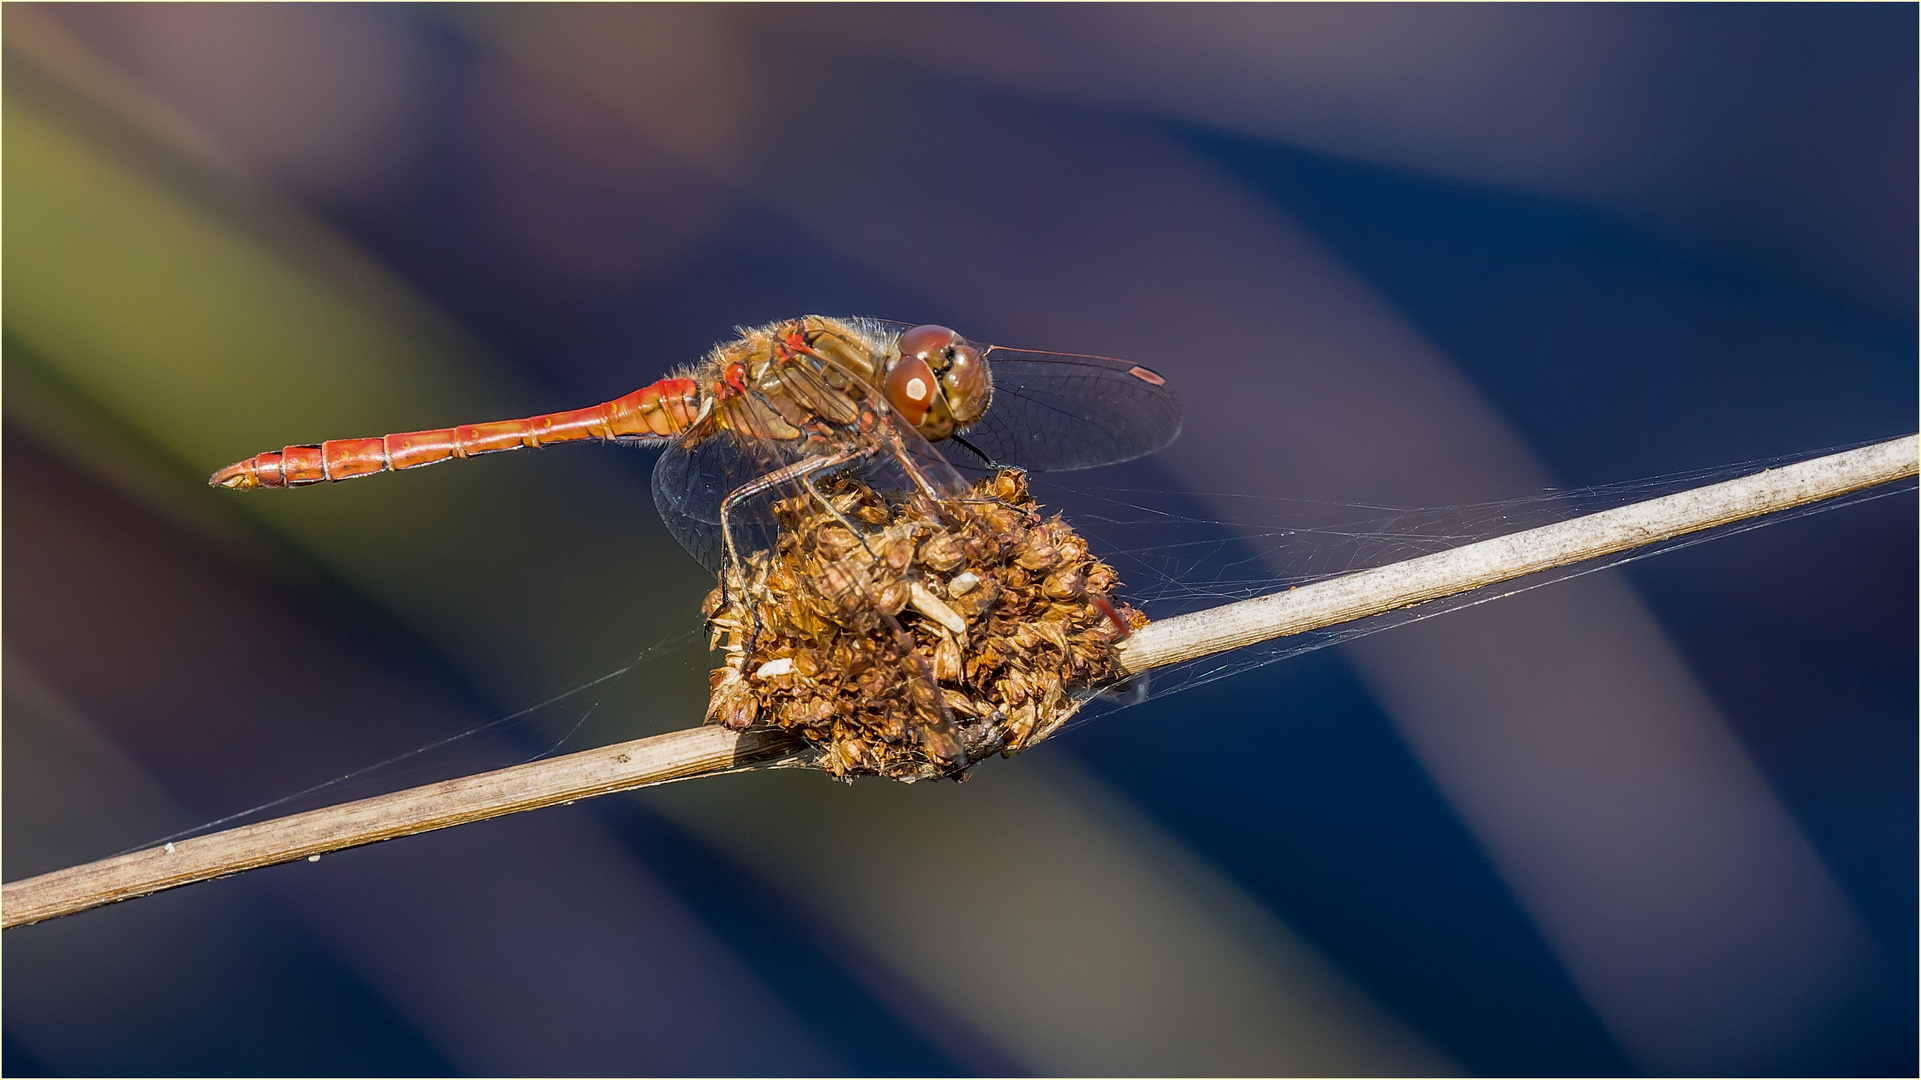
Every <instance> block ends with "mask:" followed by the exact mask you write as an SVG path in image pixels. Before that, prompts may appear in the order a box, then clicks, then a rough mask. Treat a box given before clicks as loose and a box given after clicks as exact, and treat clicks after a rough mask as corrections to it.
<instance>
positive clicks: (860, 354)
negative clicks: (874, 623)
mask: <svg viewBox="0 0 1921 1080" xmlns="http://www.w3.org/2000/svg"><path fill="white" fill-rule="evenodd" d="M1180 430H1181V406H1180V400H1179V398H1178V397H1177V396H1176V394H1175V392H1174V390H1173V388H1172V387H1170V386H1168V384H1167V380H1166V379H1165V378H1163V377H1162V376H1161V375H1160V374H1159V373H1157V372H1155V371H1154V370H1153V369H1151V368H1147V367H1144V366H1142V365H1139V364H1132V363H1129V362H1127V361H1124V360H1114V359H1110V358H1107V357H1101V356H1087V355H1078V354H1071V353H1056V352H1037V351H1031V350H1024V349H1011V348H1005V347H1002V346H998V345H979V344H975V343H973V342H970V341H968V340H967V339H966V338H964V337H962V336H961V335H960V334H958V333H956V332H954V331H953V330H950V329H948V328H947V327H944V326H936V325H931V324H925V325H918V326H916V325H910V324H905V323H897V322H889V321H885V320H879V319H866V318H832V317H827V316H820V315H808V316H804V317H801V318H797V319H788V320H783V321H780V322H775V323H771V324H768V325H765V326H759V327H753V328H742V329H740V330H739V332H738V336H737V337H736V338H734V339H733V340H731V341H727V342H723V343H721V344H719V345H716V346H715V347H714V348H713V349H712V350H711V351H710V352H709V353H708V354H707V355H706V357H705V358H703V359H702V360H700V361H699V362H698V363H695V364H692V365H690V366H687V367H684V368H682V369H680V370H678V371H676V372H675V373H673V374H672V375H669V376H668V377H666V378H663V379H661V380H659V381H657V382H655V383H653V384H651V385H648V386H644V387H641V388H640V389H638V390H635V391H634V392H632V393H630V394H627V395H625V396H623V397H619V398H615V399H613V400H611V401H607V402H603V403H601V404H599V405H595V406H592V407H591V408H585V409H575V410H570V411H564V412H553V413H545V414H542V415H539V416H531V417H527V418H525V419H521V420H501V421H494V422H490V423H478V424H461V425H458V426H455V427H447V428H435V429H433V430H428V431H410V432H402V433H397V434H391V435H382V436H377V437H372V438H358V439H334V440H329V441H326V442H320V443H305V444H299V445H293V446H285V447H282V448H281V449H279V450H272V451H268V452H265V453H262V454H257V455H255V456H254V457H251V458H248V459H246V460H244V461H240V462H236V463H234V464H232V465H229V466H227V467H226V468H224V469H221V470H220V471H219V472H216V473H214V474H213V476H212V478H211V483H212V484H213V485H214V486H216V487H222V488H231V489H247V488H294V487H303V486H306V485H310V484H317V483H323V482H328V481H341V480H349V479H354V478H357V477H362V476H369V475H372V474H375V473H383V472H397V471H404V470H408V469H416V468H421V467H424V466H427V465H432V464H436V463H439V462H442V461H452V460H456V459H461V458H470V457H478V456H480V455H482V454H491V453H497V452H501V451H506V450H518V449H522V448H534V447H543V446H552V445H555V444H559V443H569V442H582V441H599V442H611V443H621V444H630V445H650V444H653V445H664V446H665V447H666V449H665V452H663V453H662V454H661V456H660V459H659V460H658V462H657V463H656V464H655V467H654V472H653V494H654V504H655V506H656V508H657V509H658V510H659V512H660V515H661V518H662V520H663V521H664V522H665V523H666V525H667V527H668V529H669V531H670V532H672V533H673V535H674V537H675V539H676V540H678V541H679V542H680V544H681V546H682V547H683V548H685V549H686V550H687V552H688V553H689V554H691V555H692V556H693V557H694V558H695V559H697V560H698V561H699V562H700V563H701V564H702V565H703V566H705V567H706V568H707V569H708V570H710V571H718V570H720V569H721V568H722V567H723V566H724V565H726V564H727V563H728V561H729V560H736V561H737V560H739V559H740V558H741V557H742V556H743V555H745V554H747V553H749V552H751V551H754V550H759V549H763V548H769V547H771V543H772V540H773V531H774V528H775V526H774V525H773V517H772V514H771V512H770V511H769V510H768V505H769V502H770V500H772V499H773V498H775V497H782V496H787V495H792V494H795V493H809V494H811V495H812V497H815V498H819V491H818V489H817V488H816V487H815V484H816V482H817V481H818V480H820V479H821V478H823V477H824V476H826V475H829V474H833V473H835V472H839V471H853V472H855V473H857V474H858V473H859V472H860V471H861V470H863V469H864V470H867V471H869V472H870V473H874V474H881V473H884V474H885V475H887V476H888V477H890V478H892V480H893V481H894V482H895V483H896V484H899V485H903V486H905V487H906V488H908V489H911V490H912V491H915V492H918V493H919V494H921V495H925V496H926V497H928V498H930V499H934V500H936V501H938V500H940V499H942V498H963V497H967V494H968V490H969V485H968V484H967V482H966V481H965V480H964V479H963V478H962V476H961V475H960V473H959V472H958V471H957V470H956V469H955V468H954V467H953V466H952V465H951V464H950V463H949V462H948V461H947V460H946V459H945V458H944V457H943V456H942V455H941V454H940V452H939V451H938V450H936V449H935V447H934V444H936V443H943V442H951V443H954V444H957V445H958V446H960V447H962V448H964V450H965V451H966V452H967V453H968V454H969V455H970V458H969V459H968V460H969V461H970V463H972V464H976V465H978V466H980V467H982V468H997V467H1008V466H1012V467H1018V468H1022V469H1027V470H1030V471H1035V472H1047V471H1061V470H1071V469H1085V468H1091V467H1094V466H1098V465H1108V464H1114V463H1117V462H1122V461H1127V460H1130V459H1132V458H1137V457H1141V456H1143V455H1146V454H1149V453H1152V452H1154V451H1156V450H1159V449H1161V448H1162V447H1165V446H1166V445H1168V444H1169V443H1170V442H1172V441H1173V440H1174V438H1175V436H1177V435H1179V434H1180Z"/></svg>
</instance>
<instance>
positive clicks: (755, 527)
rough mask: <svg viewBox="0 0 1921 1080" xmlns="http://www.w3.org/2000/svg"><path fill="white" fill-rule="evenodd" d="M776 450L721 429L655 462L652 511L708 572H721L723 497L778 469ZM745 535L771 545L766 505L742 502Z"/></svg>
mask: <svg viewBox="0 0 1921 1080" xmlns="http://www.w3.org/2000/svg"><path fill="white" fill-rule="evenodd" d="M784 458H785V455H783V454H781V453H779V451H778V448H777V447H776V446H774V445H770V444H768V443H766V442H764V441H760V440H749V439H742V438H740V437H738V436H736V435H735V434H734V433H733V432H731V431H727V430H725V429H721V430H709V431H706V432H704V433H701V434H697V435H695V436H693V437H690V438H685V439H682V440H681V441H680V442H677V443H675V444H674V445H672V446H670V447H668V448H667V449H666V450H665V451H663V452H662V453H661V455H660V460H659V461H656V462H655V463H654V509H656V510H658V511H660V520H661V521H663V522H665V523H666V525H667V531H668V532H670V533H673V534H674V539H675V540H678V541H680V546H681V547H683V548H685V549H686V550H687V554H689V555H692V556H693V557H694V560H695V561H696V562H698V563H700V565H702V566H704V567H706V568H707V569H708V570H709V571H712V572H718V571H719V570H720V564H721V559H722V557H723V554H724V551H725V545H724V544H723V543H722V541H721V535H720V506H721V503H723V502H725V501H726V499H727V496H729V495H731V494H733V493H734V492H736V491H738V490H740V489H741V488H743V487H745V486H747V485H748V484H751V483H753V482H754V481H756V480H758V479H760V478H761V477H763V476H766V475H767V474H768V473H771V472H773V471H774V470H775V469H778V468H780V467H781V466H783V465H784V464H786V461H785V460H784ZM739 520H740V525H739V526H737V528H736V535H737V536H738V535H740V534H741V533H742V532H743V531H744V532H746V533H747V534H749V535H753V536H757V537H760V538H761V540H762V543H764V544H771V543H772V541H773V535H774V518H773V514H772V513H771V512H769V510H768V503H767V500H764V499H753V500H746V501H745V502H744V503H743V504H742V505H741V507H740V508H739Z"/></svg>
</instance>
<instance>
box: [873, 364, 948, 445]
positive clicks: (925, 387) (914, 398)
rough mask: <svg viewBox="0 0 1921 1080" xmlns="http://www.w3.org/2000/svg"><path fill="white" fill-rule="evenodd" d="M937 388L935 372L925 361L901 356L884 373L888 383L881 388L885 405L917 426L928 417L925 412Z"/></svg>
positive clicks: (930, 406) (932, 402)
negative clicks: (883, 392)
mask: <svg viewBox="0 0 1921 1080" xmlns="http://www.w3.org/2000/svg"><path fill="white" fill-rule="evenodd" d="M938 386H939V384H938V383H937V382H935V379H934V369H933V368H930V367H928V366H927V361H925V360H923V359H921V358H920V357H918V356H910V355H907V354H905V353H903V354H902V355H901V358H900V361H899V362H898V363H896V364H895V365H894V369H893V370H892V371H889V372H888V373H887V382H886V383H885V385H884V386H883V387H882V389H884V390H885V391H886V392H887V403H888V404H890V405H892V406H893V407H894V408H895V409H896V410H897V411H899V413H900V414H901V416H903V417H905V418H906V420H907V422H908V423H910V424H913V425H914V426H915V427H919V426H920V424H921V421H923V420H925V419H926V418H927V410H928V409H930V408H932V407H933V405H934V395H935V393H936V392H937V387H938Z"/></svg>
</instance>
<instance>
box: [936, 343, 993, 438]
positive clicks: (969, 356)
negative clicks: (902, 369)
mask: <svg viewBox="0 0 1921 1080" xmlns="http://www.w3.org/2000/svg"><path fill="white" fill-rule="evenodd" d="M940 383H941V389H942V390H943V391H944V392H945V393H946V395H947V407H948V409H949V410H950V411H952V412H953V414H954V424H955V425H956V426H957V427H966V426H967V425H969V424H971V423H973V422H974V421H976V420H979V419H980V418H981V416H982V414H984V413H986V412H987V403H988V402H989V401H991V400H993V397H994V381H993V376H992V375H991V374H989V372H988V370H987V361H986V360H983V359H981V354H980V350H979V349H976V348H974V347H973V346H972V345H969V344H968V343H967V342H965V341H961V340H959V339H956V344H955V345H954V346H953V350H952V359H950V360H949V362H948V365H947V368H946V370H944V371H942V372H941V373H940Z"/></svg>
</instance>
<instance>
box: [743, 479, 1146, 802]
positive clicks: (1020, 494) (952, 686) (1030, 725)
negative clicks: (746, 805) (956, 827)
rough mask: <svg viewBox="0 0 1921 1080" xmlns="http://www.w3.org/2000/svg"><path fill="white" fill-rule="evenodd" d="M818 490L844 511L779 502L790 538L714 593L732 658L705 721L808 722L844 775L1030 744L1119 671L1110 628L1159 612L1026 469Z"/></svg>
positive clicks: (921, 772)
mask: <svg viewBox="0 0 1921 1080" xmlns="http://www.w3.org/2000/svg"><path fill="white" fill-rule="evenodd" d="M821 493H822V495H823V497H824V498H825V500H826V503H827V504H831V509H830V508H829V505H823V504H822V502H821V500H818V499H814V498H812V497H810V496H800V497H796V498H792V499H786V500H782V501H780V502H777V503H776V504H775V505H774V514H775V517H776V518H777V520H778V521H779V524H780V532H779V540H778V542H777V544H776V547H775V550H774V551H773V552H771V553H769V552H764V551H763V552H757V553H755V554H754V555H753V556H751V557H750V558H749V559H748V560H747V562H746V565H745V566H744V567H742V568H738V569H736V568H730V569H729V570H728V571H727V574H726V576H725V578H724V588H719V589H715V590H714V591H713V593H712V594H710V595H709V596H708V598H707V607H706V610H707V618H708V627H709V629H710V631H711V633H712V634H713V640H714V644H715V645H716V646H717V647H721V648H723V649H724V655H725V658H726V663H725V665H724V666H723V667H721V668H719V669H717V670H716V671H714V673H713V675H712V677H711V682H712V686H713V695H712V698H711V699H710V701H709V703H708V707H707V719H708V722H710V723H715V724H721V725H724V726H727V727H730V728H735V729H738V730H745V729H746V728H749V727H774V728H782V729H786V730H789V731H793V732H795V733H797V734H799V735H800V736H802V737H803V738H804V739H805V740H806V741H807V742H808V743H809V744H810V745H811V746H812V747H813V748H814V749H815V750H816V751H817V752H818V756H819V764H820V766H821V767H822V768H824V769H826V770H827V771H828V772H829V773H831V774H833V775H834V776H835V777H838V778H842V779H846V778H851V777H854V776H888V777H893V778H895V779H899V780H923V779H935V778H939V777H943V776H957V775H960V774H963V773H964V772H965V771H966V769H967V768H968V766H969V764H971V763H972V762H975V761H979V760H980V759H981V758H983V757H986V756H987V755H989V754H993V753H1000V754H1001V755H1003V756H1010V757H1011V756H1012V755H1014V754H1016V753H1019V752H1020V751H1022V750H1024V749H1026V748H1027V747H1029V746H1032V745H1033V744H1034V743H1036V742H1039V741H1040V740H1041V739H1044V738H1046V737H1047V736H1048V735H1051V734H1053V733H1054V731H1056V730H1057V729H1058V728H1059V727H1060V725H1061V724H1063V723H1065V722H1066V721H1067V719H1068V718H1069V717H1070V716H1072V715H1073V713H1074V711H1075V710H1076V708H1077V707H1078V706H1079V703H1080V700H1081V695H1082V694H1083V693H1084V692H1085V691H1088V690H1091V689H1095V688H1099V687H1101V686H1104V685H1108V684H1111V683H1113V682H1115V681H1117V680H1118V679H1120V678H1121V677H1122V674H1123V673H1122V672H1121V671H1120V670H1119V668H1118V666H1117V665H1116V663H1115V660H1114V653H1113V644H1114V642H1116V641H1118V640H1120V639H1121V638H1123V637H1125V636H1126V635H1127V633H1128V632H1129V630H1130V629H1132V628H1138V627H1140V626H1144V625H1146V622H1147V620H1146V617H1145V616H1143V615H1141V614H1140V613H1139V612H1137V611H1134V610H1132V609H1130V608H1126V607H1121V606H1117V605H1115V604H1114V603H1112V602H1111V601H1110V600H1109V599H1108V597H1109V596H1110V595H1111V594H1112V591H1113V589H1114V587H1115V585H1117V584H1118V579H1117V577H1116V576H1115V573H1114V570H1113V568H1112V567H1110V566H1108V565H1107V564H1106V563H1103V562H1101V561H1100V560H1098V559H1095V558H1093V557H1092V556H1090V555H1089V554H1088V552H1087V542H1086V541H1085V540H1083V539H1082V538H1081V537H1080V536H1079V535H1077V534H1076V533H1075V532H1074V530H1073V529H1072V528H1071V527H1069V526H1068V524H1067V523H1066V522H1065V521H1063V520H1062V519H1061V518H1060V517H1059V516H1058V515H1057V516H1055V517H1053V518H1051V519H1043V518H1042V517H1041V514H1040V510H1039V507H1038V506H1037V505H1036V504H1035V502H1034V500H1033V498H1032V497H1031V496H1030V495H1029V494H1028V492H1027V483H1026V477H1025V476H1024V475H1023V474H1022V473H1020V472H1017V471H1013V470H1008V471H1004V472H1001V473H999V474H998V475H996V476H993V477H990V478H988V479H985V480H982V481H980V482H979V483H978V484H977V485H976V488H975V494H974V496H973V497H971V498H965V499H950V500H945V501H943V502H941V503H940V504H939V505H934V504H932V503H931V502H930V501H929V500H927V499H924V498H911V499H910V498H904V497H901V498H895V497H882V496H881V495H877V494H876V493H875V492H874V491H872V490H870V489H868V488H866V487H864V486H861V485H859V484H857V483H855V482H853V481H846V480H843V481H831V482H829V483H827V484H824V485H822V487H821ZM850 526H851V527H850Z"/></svg>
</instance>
